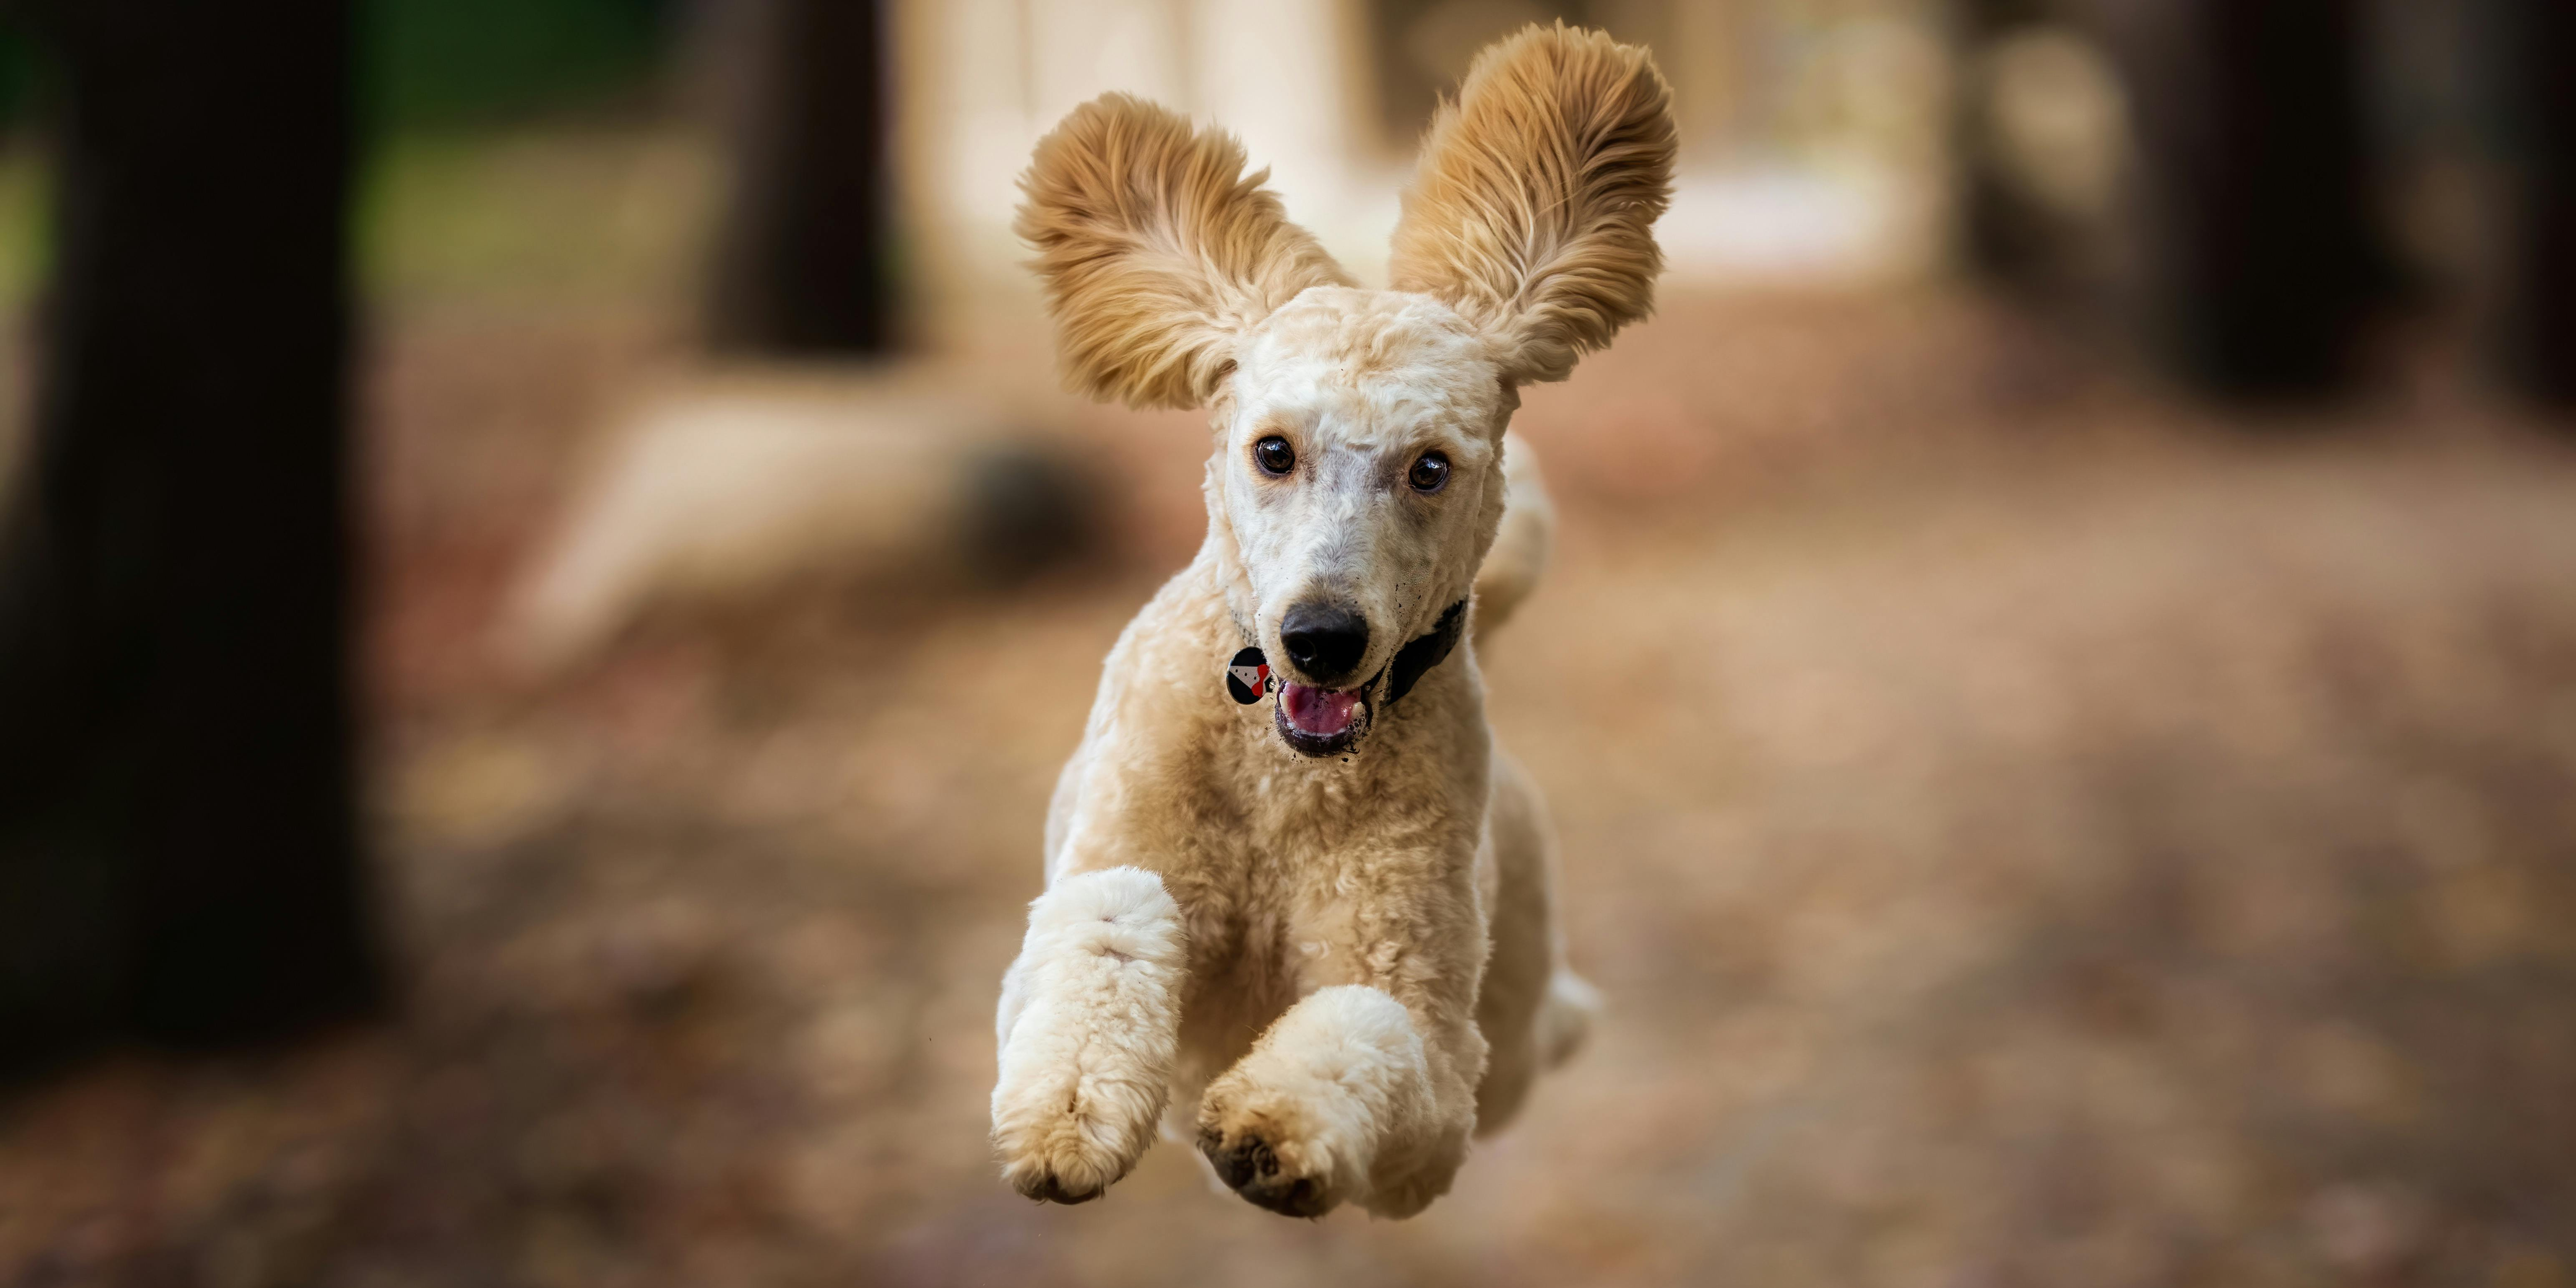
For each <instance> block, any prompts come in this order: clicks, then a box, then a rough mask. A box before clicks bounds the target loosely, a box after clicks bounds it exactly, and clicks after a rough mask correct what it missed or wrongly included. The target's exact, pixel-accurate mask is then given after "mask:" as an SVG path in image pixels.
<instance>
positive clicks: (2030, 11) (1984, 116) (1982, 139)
mask: <svg viewBox="0 0 2576 1288" xmlns="http://www.w3.org/2000/svg"><path fill="white" fill-rule="evenodd" d="M2054 17H2056V14H2055V13H2054V10H2053V6H2052V5H2050V4H2049V3H2048V0H1958V3H1956V4H1955V5H1954V6H1953V16H1952V21H1953V22H1954V23H1955V24H1956V25H1957V31H1956V36H1955V40H1956V44H1957V48H1958V52H1959V54H1960V55H1961V56H1962V58H1961V61H1962V63H1963V65H1964V66H1966V67H1968V68H1970V69H1972V71H1971V75H1972V77H1973V76H1974V74H1975V71H1976V70H1979V69H1981V68H1982V65H1983V62H1984V59H1985V56H1986V55H1987V54H1989V53H1990V52H1992V50H1993V48H1994V46H1995V42H1997V41H1999V40H2001V39H2003V38H2004V37H2006V36H2009V35H2011V34H2013V32H2014V31H2016V30H2017V29H2020V28H2023V27H2028V26H2035V25H2037V24H2040V23H2043V22H2047V21H2049V20H2051V19H2052V18H2054ZM1988 88H1989V87H1988V86H1987V85H1986V84H1984V83H1983V81H1982V79H1981V78H1979V79H1970V80H1968V82H1967V84H1966V85H1965V87H1964V90H1963V92H1961V93H1960V94H1959V95H1958V96H1957V98H1956V100H1955V102H1956V106H1957V112H1958V116H1957V119H1955V120H1954V121H1953V122H1952V129H1953V131H1954V137H1955V142H1956V145H1957V148H1958V155H1959V241H1960V246H1959V250H1960V255H1961V257H1962V258H1963V259H1965V260H1966V261H1967V264H1968V267H1969V268H1970V269H1971V270H1973V271H1975V272H1976V273H1977V274H1978V275H1979V276H1980V277H1983V278H1985V279H1986V280H1987V281H1990V282H1992V283H1994V284H1996V285H1999V286H2003V287H2006V288H2008V289H2016V290H2018V289H2039V288H2044V287H2046V286H2048V285H2050V283H2049V282H2048V278H2049V277H2050V276H2051V274H2052V272H2053V270H2055V269H2056V268H2057V267H2058V266H2059V261H2060V260H2061V258H2062V257H2063V255H2064V253H2065V248H2064V246H2063V245H2062V242H2063V240H2064V230H2063V229H2062V228H2061V227H2060V226H2059V225H2060V223H2061V221H2060V219H2059V218H2058V217H2057V216H2055V215H2053V214H2052V213H2050V212H2049V211H2047V210H2043V209H2041V208H2040V207H2039V206H2038V204H2037V203H2035V202H2033V201H2032V200H2031V199H2030V197H2029V196H2028V195H2026V194H2025V193H2023V192H2022V191H2021V190H2020V189H2019V188H2018V187H2016V186H2015V185H2014V184H2013V183H2012V182H2011V180H2009V179H2008V178H2006V177H2005V175H2004V173H2003V166H2002V163H2001V160H2000V158H1999V157H1998V156H1997V154H1996V149H1997V143H1996V139H1995V136H1994V112H1993V107H1994V105H1993V103H1992V101H1991V99H1990V97H1989V95H1988V93H1987V91H1988Z"/></svg>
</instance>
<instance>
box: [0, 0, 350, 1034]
mask: <svg viewBox="0 0 2576 1288" xmlns="http://www.w3.org/2000/svg"><path fill="white" fill-rule="evenodd" d="M31 8H32V13H31V14H30V17H31V19H32V21H31V24H30V25H31V28H32V29H33V30H34V31H35V32H36V33H37V34H38V39H39V43H40V44H41V45H43V46H44V47H45V52H46V53H47V55H48V58H49V61H50V63H51V65H52V67H53V68H54V71H55V73H56V75H55V77H54V80H55V82H56V83H57V86H58V90H59V102H58V104H57V106H58V107H59V109H60V110H59V119H58V122H57V127H56V130H55V134H56V140H57V142H56V149H55V151H56V155H57V158H58V169H59V176H58V183H57V186H56V191H57V200H58V205H57V208H56V221H57V224H58V229H57V233H56V238H55V246H56V250H55V255H54V263H53V278H52V282H51V285H50V290H49V294H48V298H47V299H46V301H45V304H44V307H43V312H42V318H41V335H42V359H41V371H40V373H39V390H38V399H37V408H36V416H35V427H34V438H33V442H32V444H31V455H30V459H29V460H28V462H27V465H26V467H25V468H24V469H22V470H20V471H19V472H18V473H17V475H16V476H15V477H16V488H17V491H16V494H15V495H13V496H12V497H11V498H10V504H9V505H8V506H7V507H6V509H5V520H6V526H5V529H0V1034H5V1035H6V1036H5V1038H0V1064H5V1065H9V1066H13V1067H18V1068H24V1067H25V1066H27V1065H28V1064H30V1063H32V1062H35V1061H38V1060H42V1059H45V1058H48V1057H49V1056H52V1055H54V1054H56V1053H59V1052H61V1051H64V1050H67V1049H72V1048H75V1047H77V1046H78V1045H80V1044H82V1043H84V1042H88V1041H92V1040H96V1039H98V1038H101V1037H105V1036H108V1035H112V1034H120V1033H122V1034H130V1035H135V1036H140V1037H143V1038H145V1039H148V1040H155V1041H163V1042H171V1043H183V1044H194V1043H212V1042H230V1041H236V1040H243V1039H255V1038H262V1037H267V1036H271V1035H276V1034H281V1033H286V1032H290V1031H293V1030H295V1029H298V1028H300V1027H303V1026H306V1025H309V1024H312V1023H316V1022H322V1021H328V1020H332V1019H336V1018H339V1017H345V1016H349V1015H352V1014H355V1013H359V1012H361V1011H363V1010H365V1009H366V1008H368V1007H370V1006H372V1005H373V1004H374V1003H375V1002H376V1000H377V998H378V996H379V991H380V985H379V974H378V968H377V962H376V958H375V956H374V953H373V950H372V945H371V939H370V936H369V934H368V930H367V925H368V922H367V916H366V912H365V898H364V881H363V879H362V872H361V867H360V855H359V846H358V842H357V826H356V815H355V808H354V804H353V800H354V796H353V787H354V772H353V768H352V740H353V739H352V719H351V693H350V681H351V676H350V663H349V647H348V645H349V635H350V630H349V625H350V599H351V594H350V574H351V560H350V540H349V531H348V514H347V494H346V489H345V484H346V475H347V472H348V463H349V462H348V440H347V434H346V428H347V419H348V402H349V383H348V374H347V373H348V357H349V345H350V319H349V298H348V267H347V262H348V236H347V219H346V209H345V208H346V205H347V196H348V186H349V174H350V165H351V141H352V128H351V83H350V62H351V58H350V55H351V47H350V42H351V39H352V30H351V24H350V15H349V12H348V0H234V2H233V3H229V4H222V5H212V4H206V3H203V0H47V2H45V3H41V4H37V5H34V6H31Z"/></svg>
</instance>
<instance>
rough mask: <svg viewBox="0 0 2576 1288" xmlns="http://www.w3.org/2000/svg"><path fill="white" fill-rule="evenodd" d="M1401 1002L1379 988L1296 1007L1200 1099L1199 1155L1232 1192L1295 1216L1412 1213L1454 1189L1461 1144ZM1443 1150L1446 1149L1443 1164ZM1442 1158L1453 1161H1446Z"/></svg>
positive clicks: (1330, 993)
mask: <svg viewBox="0 0 2576 1288" xmlns="http://www.w3.org/2000/svg"><path fill="white" fill-rule="evenodd" d="M1434 1117H1435V1109H1434V1105H1433V1100H1432V1096H1431V1088H1430V1085H1429V1078H1428V1074H1427V1071H1426V1070H1425V1068H1424V1063H1423V1051H1422V1043H1421V1041H1420V1040H1419V1039H1418V1038H1417V1037H1416V1036H1415V1035H1414V1032H1413V1026H1412V1023H1411V1021H1410V1020H1408V1019H1407V1018H1406V1016H1405V1011H1404V1008H1403V1007H1402V1006H1399V1005H1397V1004H1396V1001H1395V999H1394V998H1391V997H1389V996H1387V995H1386V994H1385V993H1382V992H1379V991H1378V990H1376V989H1373V988H1357V987H1349V986H1344V987H1340V988H1327V989H1322V990H1320V991H1318V992H1316V993H1314V994H1312V995H1311V996H1309V997H1307V998H1306V1000H1304V1001H1302V1002H1299V1003H1298V1004H1297V1005H1296V1006H1294V1007H1291V1008H1289V1011H1288V1013H1287V1014H1286V1015H1283V1016H1281V1017H1280V1018H1279V1022H1278V1023H1276V1024H1273V1025H1272V1026H1271V1027H1270V1031H1269V1032H1268V1033H1265V1034H1263V1035H1262V1037H1261V1040H1260V1041H1259V1042H1257V1043H1255V1044H1254V1045H1253V1049H1252V1052H1251V1054H1249V1055H1246V1056H1245V1057H1244V1058H1243V1061H1242V1062H1241V1063H1239V1064H1237V1065H1235V1066H1234V1067H1233V1068H1232V1069H1229V1070H1227V1071H1226V1073H1225V1075H1224V1076H1223V1077H1220V1078H1218V1079H1217V1080H1216V1081H1215V1082H1213V1083H1210V1084H1209V1085H1208V1089H1207V1091H1206V1093H1205V1094H1204V1095H1202V1096H1201V1097H1200V1099H1199V1123H1198V1126H1199V1152H1200V1153H1202V1154H1205V1155H1207V1160H1208V1162H1209V1163H1210V1164H1211V1165H1212V1166H1214V1167H1215V1169H1216V1174H1217V1179H1219V1180H1222V1181H1224V1182H1225V1183H1226V1185H1227V1186H1229V1187H1230V1188H1232V1189H1233V1190H1234V1192H1235V1193H1237V1194H1240V1195H1242V1196H1243V1197H1244V1198H1246V1199H1248V1200H1250V1201H1251V1202H1253V1203H1256V1204H1259V1205H1260V1206H1262V1207H1265V1208H1268V1209H1270V1210H1271V1211H1273V1212H1277V1213H1280V1214H1282V1215H1286V1216H1305V1217H1314V1216H1322V1215H1323V1214H1324V1213H1326V1212H1329V1211H1331V1210H1333V1209H1334V1208H1335V1207H1337V1206H1339V1205H1340V1204H1342V1203H1345V1202H1351V1203H1357V1204H1359V1205H1361V1206H1363V1207H1366V1208H1367V1209H1369V1210H1370V1211H1372V1212H1375V1213H1378V1214H1379V1215H1381V1216H1408V1215H1411V1214H1412V1213H1414V1212H1417V1211H1420V1210H1421V1208H1422V1206H1423V1205H1424V1204H1427V1203H1429V1202H1430V1201H1431V1198H1432V1197H1433V1196H1435V1195H1437V1194H1438V1193H1439V1192H1440V1191H1441V1190H1443V1189H1446V1188H1447V1187H1448V1186H1447V1177H1448V1171H1447V1170H1446V1169H1449V1168H1454V1167H1455V1166H1456V1158H1455V1151H1454V1150H1448V1151H1443V1150H1441V1148H1440V1142H1441V1141H1443V1140H1445V1139H1446V1138H1447V1137H1450V1136H1455V1137H1457V1138H1458V1139H1459V1140H1460V1141H1462V1142H1463V1139H1464V1131H1463V1128H1461V1129H1459V1130H1456V1131H1448V1130H1444V1129H1443V1128H1442V1127H1441V1125H1440V1124H1439V1123H1437V1122H1435V1121H1434ZM1434 1152H1445V1153H1446V1154H1447V1157H1446V1158H1445V1159H1443V1160H1437V1161H1435V1160H1434V1159H1433V1158H1432V1157H1431V1155H1432V1153H1434ZM1443 1163H1445V1168H1444V1166H1442V1164H1443Z"/></svg>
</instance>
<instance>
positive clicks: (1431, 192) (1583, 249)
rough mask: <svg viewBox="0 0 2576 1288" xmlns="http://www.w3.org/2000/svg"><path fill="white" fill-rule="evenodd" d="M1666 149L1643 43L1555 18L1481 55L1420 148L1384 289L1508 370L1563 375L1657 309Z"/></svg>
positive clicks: (1538, 376) (1663, 95) (1668, 191)
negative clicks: (1444, 309) (1481, 347)
mask: <svg viewBox="0 0 2576 1288" xmlns="http://www.w3.org/2000/svg"><path fill="white" fill-rule="evenodd" d="M1674 148H1675V144H1674V137H1673V113H1672V91H1671V90H1670V89H1669V88H1667V87H1666V86H1665V84H1664V78H1663V75H1662V74H1661V73H1660V72H1657V71H1656V70H1655V61H1654V58H1653V56H1652V55H1650V54H1648V53H1647V52H1646V51H1645V50H1644V49H1641V48H1638V47H1636V46H1634V45H1622V44H1619V43H1618V42H1616V41H1614V40H1612V39H1610V38H1609V37H1608V36H1605V35H1602V34H1601V33H1599V32H1597V31H1581V30H1575V29H1571V28H1568V27H1566V26H1564V25H1563V24H1561V23H1560V24H1558V25H1556V26H1553V27H1538V26H1532V27H1528V28H1525V29H1523V30H1522V31H1520V32H1519V33H1518V34H1515V35H1513V36H1511V37H1509V38H1507V39H1505V40H1503V41H1501V42H1499V43H1496V44H1494V45H1492V46H1489V47H1488V48H1487V49H1486V50H1485V51H1484V52H1483V53H1482V54H1479V55H1477V57H1476V63H1475V66H1474V67H1472V68H1470V69H1469V70H1468V72H1467V79H1466V82H1465V83H1464V84H1463V85H1461V86H1460V87H1459V90H1458V98H1457V101H1456V102H1453V103H1447V104H1443V105H1442V107H1441V109H1440V114H1439V116H1438V117H1437V118H1435V119H1434V120H1433V121H1432V123H1431V130H1430V133H1429V134H1428V135H1427V136H1425V137H1424V139H1423V143H1422V168H1421V172H1420V173H1419V174H1418V175H1417V176H1416V177H1415V179H1414V181H1413V187H1412V189H1411V190H1410V191H1408V192H1407V193H1406V194H1405V197H1404V218H1403V219H1402V221H1400V222H1399V223H1398V224H1397V225H1396V229H1395V253H1394V257H1393V265H1392V266H1393V276H1394V285H1395V289H1397V290H1400V291H1421V292H1424V293H1426V294H1430V295H1433V296H1437V297H1439V298H1440V299H1441V300H1443V301H1446V302H1447V303H1448V304H1449V306H1450V307H1451V308H1454V309H1457V310H1458V311H1459V312H1460V313H1461V314H1463V315H1465V316H1466V317H1467V318H1468V319H1469V320H1470V321H1472V322H1475V323H1476V324H1478V325H1479V326H1482V327H1483V328H1485V330H1486V331H1487V332H1489V333H1490V334H1492V335H1493V336H1494V337H1495V339H1496V342H1497V347H1498V349H1499V350H1500V352H1501V354H1502V362H1503V368H1504V374H1505V375H1506V376H1508V377H1510V378H1512V379H1514V380H1562V379H1564V378H1565V377H1566V375H1567V374H1568V373H1570V372H1572V371H1573V370H1574V360H1575V359H1576V358H1578V357H1580V356H1582V355H1583V354H1585V353H1588V352H1591V351H1592V350H1594V349H1598V348H1601V347H1603V346H1604V345H1607V344H1609V343H1610V337H1611V336H1612V335H1614V334H1616V333H1617V332H1618V330H1619V328H1620V327H1622V326H1625V325H1627V324H1628V323H1630V322H1634V321H1636V320H1638V319H1639V318H1642V317H1644V316H1646V315H1647V314H1648V313H1650V312H1652V311H1653V310H1654V302H1655V276H1656V274H1658V273H1660V272H1662V271H1663V266H1664V260H1663V254H1662V252H1661V251H1659V250H1657V249H1656V247H1655V238H1654V231H1653V230H1654V225H1655V220H1656V218H1657V217H1659V216H1661V215H1662V214H1663V213H1664V207H1665V206H1666V205H1667V204H1669V203H1670V202H1671V200H1672V190H1673V189H1672V180H1673V152H1674Z"/></svg>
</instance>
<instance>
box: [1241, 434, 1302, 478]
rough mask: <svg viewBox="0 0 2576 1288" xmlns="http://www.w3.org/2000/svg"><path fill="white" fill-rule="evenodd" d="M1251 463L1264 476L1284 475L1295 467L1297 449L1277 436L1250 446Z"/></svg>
mask: <svg viewBox="0 0 2576 1288" xmlns="http://www.w3.org/2000/svg"><path fill="white" fill-rule="evenodd" d="M1252 462H1253V464H1255V465H1258V466H1260V467H1261V472H1262V473H1264V474H1285V473H1287V472H1288V471H1290V470H1292V469H1294V468H1296V466H1297V449H1296V448H1293V447H1290V446H1289V445H1288V440H1287V439H1284V438H1281V437H1280V436H1278V435H1277V434H1272V435H1271V436H1270V437H1268V438H1265V439H1262V440H1261V441H1260V442H1258V443H1254V444H1253V445H1252Z"/></svg>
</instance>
